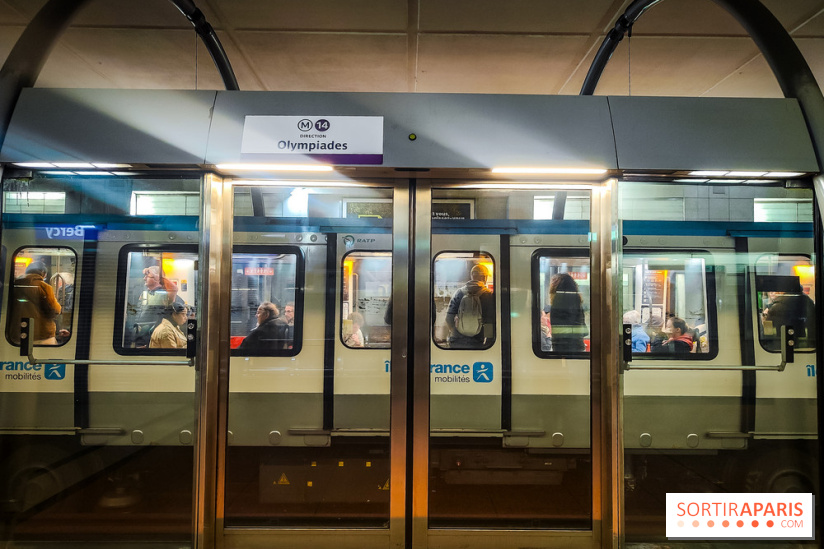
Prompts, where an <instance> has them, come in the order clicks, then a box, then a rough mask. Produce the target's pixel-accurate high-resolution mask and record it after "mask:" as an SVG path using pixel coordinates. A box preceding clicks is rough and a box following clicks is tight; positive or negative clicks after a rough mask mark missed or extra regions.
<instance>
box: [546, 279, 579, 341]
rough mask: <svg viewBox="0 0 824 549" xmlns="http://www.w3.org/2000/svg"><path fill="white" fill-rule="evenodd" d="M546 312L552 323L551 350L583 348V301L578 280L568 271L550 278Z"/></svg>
mask: <svg viewBox="0 0 824 549" xmlns="http://www.w3.org/2000/svg"><path fill="white" fill-rule="evenodd" d="M549 315H550V319H551V322H552V351H553V352H557V353H581V352H584V351H586V345H585V344H584V336H586V334H587V326H586V321H585V320H584V300H583V298H582V297H581V294H580V292H579V291H578V283H577V282H575V279H574V278H572V276H571V275H570V274H569V273H558V274H556V275H554V276H553V277H552V279H551V280H550V281H549Z"/></svg>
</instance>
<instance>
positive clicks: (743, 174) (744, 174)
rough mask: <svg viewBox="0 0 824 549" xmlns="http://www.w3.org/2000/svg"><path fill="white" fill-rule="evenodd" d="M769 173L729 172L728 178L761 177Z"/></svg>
mask: <svg viewBox="0 0 824 549" xmlns="http://www.w3.org/2000/svg"><path fill="white" fill-rule="evenodd" d="M766 174H767V172H729V173H728V174H727V177H761V176H763V175H766Z"/></svg>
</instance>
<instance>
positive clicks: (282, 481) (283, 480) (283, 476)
mask: <svg viewBox="0 0 824 549" xmlns="http://www.w3.org/2000/svg"><path fill="white" fill-rule="evenodd" d="M277 483H278V484H289V479H288V478H286V473H282V474H281V475H280V478H279V479H278V482H277Z"/></svg>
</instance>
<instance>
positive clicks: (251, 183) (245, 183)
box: [232, 179, 365, 187]
mask: <svg viewBox="0 0 824 549" xmlns="http://www.w3.org/2000/svg"><path fill="white" fill-rule="evenodd" d="M232 185H235V186H238V185H242V186H255V187H258V186H260V187H364V186H365V185H362V184H361V183H355V182H349V181H265V180H252V179H248V180H243V179H239V180H235V181H232Z"/></svg>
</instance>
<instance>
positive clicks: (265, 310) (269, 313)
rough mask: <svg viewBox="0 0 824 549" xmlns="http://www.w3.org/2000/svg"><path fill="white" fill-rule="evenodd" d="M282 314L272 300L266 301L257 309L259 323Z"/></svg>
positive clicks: (256, 314)
mask: <svg viewBox="0 0 824 549" xmlns="http://www.w3.org/2000/svg"><path fill="white" fill-rule="evenodd" d="M279 314H280V312H279V311H278V308H277V307H276V306H275V304H274V303H272V302H271V301H264V302H263V303H261V304H260V307H258V309H257V313H255V316H256V317H257V321H258V325H261V324H263V323H264V322H266V321H267V320H269V319H270V318H277V316H278V315H279Z"/></svg>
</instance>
